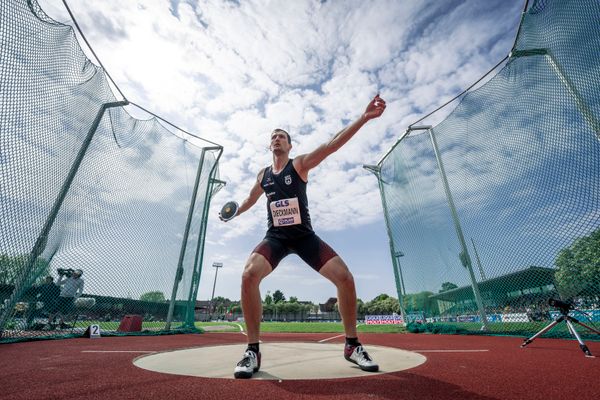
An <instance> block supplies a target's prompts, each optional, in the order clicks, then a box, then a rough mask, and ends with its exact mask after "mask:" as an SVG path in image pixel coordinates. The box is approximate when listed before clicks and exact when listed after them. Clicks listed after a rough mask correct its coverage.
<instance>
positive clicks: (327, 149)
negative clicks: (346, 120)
mask: <svg viewBox="0 0 600 400" xmlns="http://www.w3.org/2000/svg"><path fill="white" fill-rule="evenodd" d="M383 111H385V100H383V99H382V98H381V97H379V95H377V96H375V97H374V98H373V100H371V101H370V102H369V105H368V106H367V108H366V109H365V112H364V113H363V114H362V115H361V116H360V117H359V118H358V119H357V120H356V121H354V122H353V123H351V124H350V125H348V126H347V127H345V128H344V129H342V130H341V131H339V132H338V133H337V134H336V135H335V136H334V137H333V139H331V140H330V141H329V142H328V143H325V144H322V145H320V146H319V147H317V148H316V149H315V150H313V151H311V152H310V153H307V154H302V155H299V156H297V157H296V158H294V167H295V168H296V171H298V173H299V174H300V176H301V177H302V178H304V179H305V180H306V178H307V175H308V171H309V170H311V169H312V168H314V167H316V166H317V165H319V164H320V163H321V161H323V160H324V159H325V158H327V157H328V156H329V155H331V154H333V153H335V152H336V151H337V150H339V149H340V147H342V146H343V145H344V144H346V142H348V140H350V139H351V138H352V136H354V135H355V134H356V132H358V131H359V129H360V128H362V126H363V125H364V124H366V123H367V122H368V121H369V120H371V119H374V118H378V117H379V116H381V114H383Z"/></svg>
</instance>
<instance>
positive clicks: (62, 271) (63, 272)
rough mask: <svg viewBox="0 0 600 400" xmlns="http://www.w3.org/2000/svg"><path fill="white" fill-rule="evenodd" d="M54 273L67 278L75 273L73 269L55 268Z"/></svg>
mask: <svg viewBox="0 0 600 400" xmlns="http://www.w3.org/2000/svg"><path fill="white" fill-rule="evenodd" d="M56 272H58V275H60V276H63V275H64V276H66V277H67V278H70V277H72V276H73V274H74V273H75V270H74V269H73V268H57V269H56Z"/></svg>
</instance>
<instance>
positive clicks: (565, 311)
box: [521, 306, 600, 358]
mask: <svg viewBox="0 0 600 400" xmlns="http://www.w3.org/2000/svg"><path fill="white" fill-rule="evenodd" d="M571 309H572V306H571V307H560V313H561V316H560V317H558V318H557V319H556V320H554V321H552V322H551V323H550V324H549V325H548V326H546V327H545V328H543V329H542V330H541V331H539V332H538V333H536V334H535V335H533V336H532V337H530V338H529V339H525V341H524V342H523V344H522V345H521V347H525V346H527V345H528V344H529V343H531V342H533V341H534V340H535V339H536V338H537V337H538V336H541V335H543V334H544V333H546V332H548V331H549V330H550V329H552V328H554V327H555V326H556V325H558V324H560V323H561V322H563V321H565V323H566V324H567V328H568V329H569V333H570V334H571V335H572V336H574V337H575V339H577V341H578V342H579V347H580V348H581V351H583V353H584V354H585V356H586V357H592V358H594V356H593V355H592V352H591V351H590V349H588V347H587V346H586V345H585V343H583V340H581V337H580V336H579V334H578V333H577V331H576V330H575V327H574V326H573V323H576V324H578V325H581V326H583V327H584V328H587V329H589V330H590V331H592V332H595V333H597V334H598V335H600V331H599V330H597V329H594V328H592V327H591V326H587V325H586V324H584V323H583V322H580V321H578V320H577V319H576V318H573V317H571V316H570V315H569V310H571Z"/></svg>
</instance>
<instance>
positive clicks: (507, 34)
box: [40, 0, 523, 302]
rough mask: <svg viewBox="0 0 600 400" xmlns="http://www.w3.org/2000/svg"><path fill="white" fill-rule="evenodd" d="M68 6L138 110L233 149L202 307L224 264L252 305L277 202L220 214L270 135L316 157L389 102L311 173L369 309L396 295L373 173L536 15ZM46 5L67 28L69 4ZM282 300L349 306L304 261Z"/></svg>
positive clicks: (280, 5)
mask: <svg viewBox="0 0 600 400" xmlns="http://www.w3.org/2000/svg"><path fill="white" fill-rule="evenodd" d="M68 3H69V5H70V7H71V9H72V11H73V12H74V14H75V16H76V17H77V19H78V22H79V24H80V25H81V27H82V29H83V31H84V33H85V34H86V37H87V39H88V40H89V42H90V43H91V45H92V46H93V48H94V50H95V52H96V53H97V55H98V56H99V57H100V59H101V60H102V62H103V64H104V66H105V67H106V68H107V70H108V71H109V73H110V74H111V76H112V77H113V79H114V80H115V81H116V82H117V84H118V85H119V87H120V89H121V90H122V91H123V92H124V93H125V94H126V96H127V98H128V99H130V100H132V101H134V102H136V103H138V104H140V105H142V106H144V107H145V108H148V109H150V110H152V111H153V112H155V113H157V114H159V115H161V116H163V117H165V118H167V119H169V120H170V121H172V122H173V123H175V124H177V125H179V126H181V127H183V128H184V129H186V130H188V131H190V132H194V133H196V134H198V135H200V136H202V137H205V138H207V139H209V140H212V141H215V142H217V143H220V144H222V145H223V146H224V147H225V150H224V154H223V158H222V161H221V164H220V172H221V178H222V179H223V180H225V181H227V186H226V187H225V188H224V189H223V190H222V191H221V192H219V193H218V194H217V195H216V196H215V197H214V199H213V204H212V209H211V214H210V218H209V226H208V232H207V242H206V248H205V257H204V268H203V273H202V279H201V284H200V289H199V298H200V299H207V298H209V297H210V294H211V290H212V285H213V278H214V268H211V265H212V263H213V262H222V263H223V264H224V268H222V269H221V270H220V271H219V277H218V281H217V286H216V295H221V296H225V297H229V298H231V299H239V285H240V276H241V272H242V269H243V266H244V262H245V260H246V258H247V257H248V255H249V253H250V252H251V250H252V249H253V248H254V246H255V245H256V244H257V243H258V242H259V241H260V240H261V239H262V237H263V235H264V231H265V229H266V214H265V213H266V211H265V203H264V199H262V200H260V201H259V202H258V204H257V205H256V206H255V207H254V208H253V209H252V210H251V211H249V212H248V213H246V214H244V215H243V216H241V217H240V218H238V219H234V220H233V221H231V222H229V223H227V224H223V223H221V222H220V221H219V220H218V218H217V213H218V209H219V208H220V206H221V205H222V204H223V203H224V202H226V201H228V200H231V199H233V200H237V201H241V200H242V199H243V198H244V197H245V196H246V195H247V193H248V191H249V190H250V188H251V186H252V184H253V181H254V179H255V176H256V174H257V172H258V171H259V169H260V168H262V167H264V166H266V165H268V164H269V163H270V161H271V156H270V153H269V152H268V150H267V147H268V140H269V132H270V131H271V130H272V129H273V128H275V127H282V128H284V129H287V130H288V131H289V132H290V133H291V135H292V140H293V144H294V149H293V150H292V156H294V155H295V154H301V153H303V152H307V151H310V150H312V149H313V148H314V147H316V146H318V145H319V144H321V143H323V142H325V141H327V140H328V139H329V138H331V137H332V136H333V135H335V133H337V132H338V131H339V130H340V129H342V128H343V127H344V125H345V124H347V123H348V122H349V121H352V120H354V119H355V118H357V117H358V116H359V115H360V113H361V112H362V111H363V109H364V107H365V106H366V104H367V103H368V101H369V99H370V98H371V97H372V96H374V95H375V94H376V93H378V92H379V93H381V96H382V97H384V98H385V99H386V101H387V104H388V106H387V110H386V112H385V114H384V116H383V117H382V118H380V119H379V120H376V121H372V122H370V123H369V124H368V125H367V126H365V127H364V128H363V129H362V130H361V131H360V133H359V134H358V135H357V136H356V137H355V138H353V140H352V141H351V142H350V143H348V144H347V145H346V146H345V147H344V148H343V149H341V150H340V151H339V152H338V153H336V154H335V155H333V156H332V157H330V158H329V159H328V160H326V161H325V162H324V163H323V164H321V166H319V168H318V169H317V170H315V171H314V172H311V175H310V176H309V181H310V184H309V189H308V195H309V201H310V211H311V216H312V219H313V223H314V227H315V229H316V231H317V233H318V234H319V235H320V236H321V237H322V238H323V239H324V240H325V241H327V242H328V243H329V244H330V245H331V246H332V247H333V248H334V249H335V250H336V251H337V252H338V253H339V254H340V255H341V256H342V258H343V259H344V260H345V261H346V263H347V264H348V265H349V267H350V269H351V271H352V272H353V273H354V275H355V278H356V282H357V294H358V296H359V297H360V298H362V299H363V300H365V301H366V300H370V299H372V298H373V297H375V296H376V295H378V294H380V293H388V294H391V295H394V296H396V294H395V292H396V289H395V285H394V278H393V273H392V268H391V260H390V256H389V248H388V238H387V235H386V229H385V225H384V222H383V215H382V208H381V201H380V197H379V191H378V189H377V182H376V179H375V178H374V177H373V176H372V175H371V174H370V173H368V172H367V171H365V170H363V169H362V165H363V164H374V163H375V162H376V161H377V160H379V158H380V157H381V155H382V154H383V153H384V152H385V151H386V150H387V149H389V147H390V146H391V145H392V144H393V143H394V142H395V141H396V139H397V138H398V136H399V135H400V134H401V133H402V132H403V131H404V130H405V129H406V127H407V126H408V125H409V124H410V123H412V122H414V121H415V120H416V119H418V118H419V117H420V116H422V115H424V114H425V113H427V112H428V111H431V110H432V109H434V108H436V107H437V106H439V105H441V104H442V103H444V102H445V101H447V100H448V99H450V98H451V97H453V96H454V95H456V94H458V93H459V92H460V91H461V90H462V89H463V88H465V87H467V86H468V85H469V84H471V83H472V82H474V81H475V80H476V79H478V78H479V77H480V76H481V75H483V74H484V73H485V72H487V70H489V69H490V68H491V67H492V66H493V65H495V64H496V63H497V62H498V61H499V60H501V59H502V58H503V57H504V56H506V55H507V54H508V52H509V51H510V49H511V47H512V44H513V41H514V39H515V35H516V30H517V27H518V23H519V19H520V13H521V10H522V7H523V1H522V0H510V1H508V0H494V1H479V0H465V1H416V0H415V1H326V2H318V1H253V2H250V1H248V2H240V3H237V2H223V1H197V2H196V1H176V0H171V1H167V0H164V1H159V0H155V1H143V2H142V1H140V2H136V1H128V2H122V1H117V0H114V1H113V0H106V1H103V2H86V1H82V0H70V1H69V2H68ZM40 4H41V5H42V7H43V8H44V9H45V10H46V12H47V13H48V14H49V15H50V16H51V17H53V18H54V19H56V20H58V21H60V22H65V23H69V18H68V15H67V13H66V11H65V10H64V7H63V5H62V2H60V1H58V0H43V1H42V0H40ZM128 111H130V112H131V113H132V114H134V115H135V114H136V113H138V114H139V112H138V111H136V110H135V109H134V108H132V109H131V110H128ZM449 111H451V107H449V108H447V109H446V110H444V111H443V112H441V113H438V114H436V115H435V116H434V117H432V118H430V119H429V120H428V121H425V122H427V123H429V124H435V123H437V122H439V121H440V120H441V119H442V118H443V116H444V115H446V114H447V113H448V112H449ZM139 116H140V117H142V118H147V116H145V115H143V114H139ZM277 289H279V290H282V291H283V292H284V294H285V295H286V297H290V296H295V297H297V298H299V299H300V300H310V301H314V302H324V301H326V300H327V298H329V297H334V296H336V293H335V288H334V287H333V286H332V285H331V284H330V283H329V282H328V281H326V280H325V279H324V278H322V277H320V276H319V275H318V274H316V273H315V272H314V271H312V270H311V269H310V268H309V267H308V266H306V265H304V264H303V263H302V261H301V260H300V259H299V258H298V257H297V256H290V257H288V258H287V259H285V260H284V261H283V262H282V263H281V264H280V266H279V267H278V268H277V270H276V271H275V273H273V274H272V275H270V276H269V277H268V278H267V279H266V280H265V281H264V282H263V284H262V286H261V290H262V292H263V295H264V294H266V292H267V291H271V292H273V291H275V290H277Z"/></svg>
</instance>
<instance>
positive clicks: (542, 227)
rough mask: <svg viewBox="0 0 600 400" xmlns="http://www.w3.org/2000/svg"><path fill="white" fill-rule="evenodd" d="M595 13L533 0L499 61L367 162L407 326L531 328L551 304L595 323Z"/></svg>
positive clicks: (598, 95)
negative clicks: (442, 110) (440, 116)
mask: <svg viewBox="0 0 600 400" xmlns="http://www.w3.org/2000/svg"><path fill="white" fill-rule="evenodd" d="M599 20H600V3H598V2H595V1H585V0H570V1H566V0H560V1H559V0H556V1H551V0H547V1H535V2H533V3H532V4H531V5H530V7H529V8H528V9H526V11H525V12H524V13H523V17H522V21H521V25H520V28H519V33H518V35H517V39H516V41H515V45H514V49H513V51H512V52H511V54H510V56H509V57H508V62H507V63H506V64H505V65H504V67H503V68H502V69H501V70H500V71H499V72H498V73H497V74H496V75H495V76H494V77H493V78H491V79H490V80H489V81H488V82H486V83H485V84H484V85H482V86H481V87H479V88H478V89H476V90H472V91H469V92H467V93H466V94H465V95H464V96H462V98H461V101H460V103H459V105H458V106H457V107H456V109H455V110H454V111H453V112H452V113H451V114H450V115H449V116H448V117H447V118H445V119H444V120H443V121H442V122H441V123H439V124H438V125H437V126H434V127H427V126H414V125H413V126H411V127H409V129H408V130H407V132H406V133H405V134H404V135H403V136H402V137H401V138H400V139H399V140H398V142H397V143H396V144H395V145H394V146H393V147H392V149H390V151H389V152H388V153H387V154H386V155H385V156H384V157H383V159H382V160H381V161H380V162H379V164H378V165H377V166H374V167H370V169H371V170H372V171H373V172H374V173H375V174H376V175H377V177H378V179H379V184H380V189H381V196H382V201H383V204H384V212H385V218H386V223H387V226H388V231H389V235H390V247H391V254H392V260H393V264H394V269H395V271H394V272H395V274H396V281H397V283H398V292H399V294H400V297H401V299H402V305H403V307H404V311H405V316H406V318H407V320H408V321H413V322H414V321H418V322H417V323H416V324H411V326H410V327H411V328H412V329H415V330H434V331H462V332H478V331H479V330H480V329H481V328H483V329H484V330H485V331H486V332H496V333H501V334H502V333H504V334H530V333H534V332H536V331H538V330H539V329H540V328H542V327H543V326H545V325H546V324H548V322H549V321H550V320H551V319H553V318H556V317H557V316H558V315H559V312H560V310H558V309H556V308H553V307H551V306H550V305H549V304H548V303H549V300H550V299H560V300H562V301H565V302H569V303H570V304H571V305H572V306H573V308H574V310H570V313H571V315H573V316H575V317H576V318H578V319H579V320H581V321H582V322H586V321H587V323H589V321H590V320H591V321H595V322H597V321H600V63H599V62H598V60H599V59H598V55H599V54H600V26H599V25H598V21H599ZM563 325H564V324H563ZM596 326H597V325H596ZM580 333H581V334H585V333H586V332H584V331H582V332H580ZM588 333H590V336H589V337H590V338H598V337H597V335H594V334H591V332H588ZM548 335H554V336H565V337H568V336H569V332H568V331H567V327H566V326H563V327H562V328H560V329H559V328H557V329H553V330H551V331H550V332H548Z"/></svg>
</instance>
